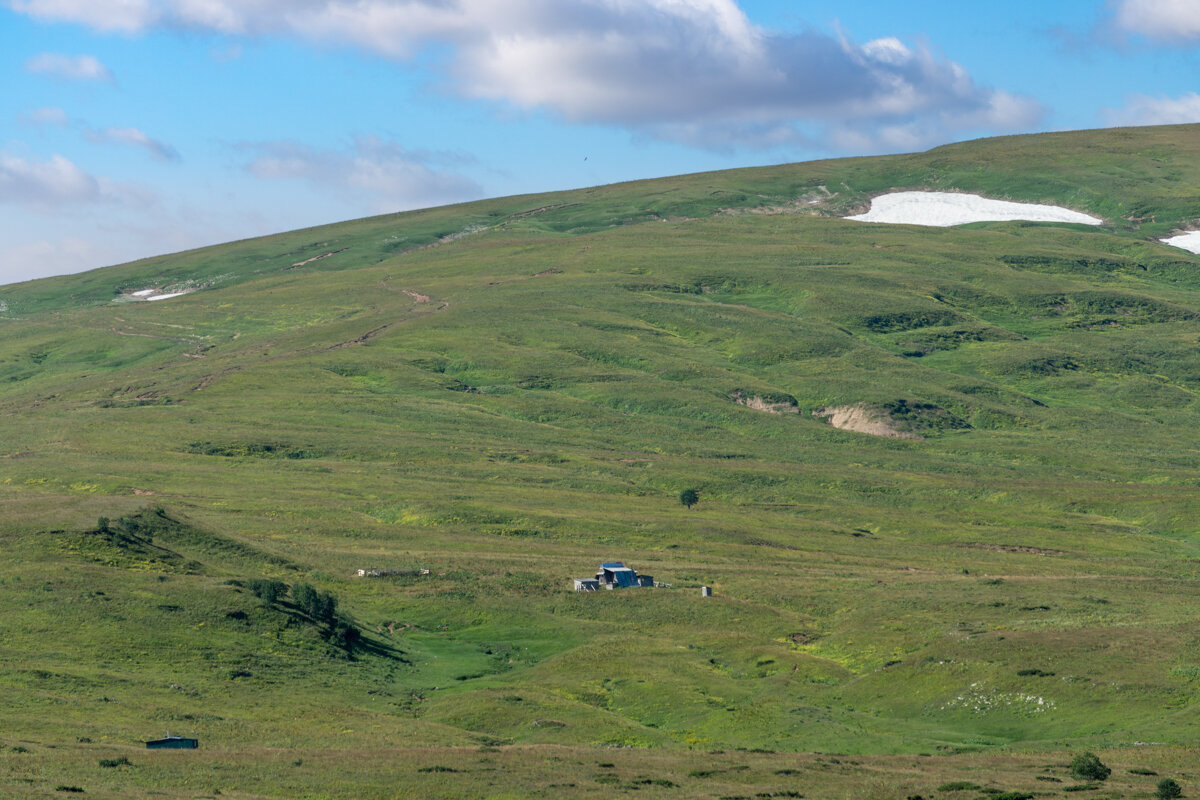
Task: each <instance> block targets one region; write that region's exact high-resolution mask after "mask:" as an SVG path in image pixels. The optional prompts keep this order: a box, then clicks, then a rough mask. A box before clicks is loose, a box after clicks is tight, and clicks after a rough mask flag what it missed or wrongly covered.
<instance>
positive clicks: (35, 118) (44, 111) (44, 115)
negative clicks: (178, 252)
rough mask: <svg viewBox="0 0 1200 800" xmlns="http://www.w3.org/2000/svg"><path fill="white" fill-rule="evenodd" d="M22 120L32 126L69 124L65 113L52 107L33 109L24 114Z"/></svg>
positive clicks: (69, 119) (69, 120)
mask: <svg viewBox="0 0 1200 800" xmlns="http://www.w3.org/2000/svg"><path fill="white" fill-rule="evenodd" d="M24 119H25V121H26V122H29V123H30V124H33V125H67V124H69V123H70V122H71V118H70V117H68V116H67V112H65V111H63V110H62V109H61V108H56V107H53V106H45V107H43V108H35V109H33V110H32V111H30V112H29V113H27V114H25V117H24Z"/></svg>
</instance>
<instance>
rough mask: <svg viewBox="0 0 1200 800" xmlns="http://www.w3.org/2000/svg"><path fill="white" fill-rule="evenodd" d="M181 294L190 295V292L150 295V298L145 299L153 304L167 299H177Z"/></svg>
mask: <svg viewBox="0 0 1200 800" xmlns="http://www.w3.org/2000/svg"><path fill="white" fill-rule="evenodd" d="M181 294H190V292H170V293H168V294H156V295H151V296H150V297H147V298H146V299H147V300H148V301H151V302H153V301H155V300H166V299H167V298H169V297H179V296H180V295H181Z"/></svg>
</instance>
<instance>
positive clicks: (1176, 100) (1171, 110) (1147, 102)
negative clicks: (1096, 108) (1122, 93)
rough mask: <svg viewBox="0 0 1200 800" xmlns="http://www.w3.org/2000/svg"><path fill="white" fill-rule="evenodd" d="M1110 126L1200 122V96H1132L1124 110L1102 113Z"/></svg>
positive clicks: (1113, 109) (1107, 110)
mask: <svg viewBox="0 0 1200 800" xmlns="http://www.w3.org/2000/svg"><path fill="white" fill-rule="evenodd" d="M1101 113H1102V114H1103V116H1104V118H1105V120H1106V121H1107V122H1108V124H1109V125H1179V124H1184V123H1189V122H1200V94H1197V93H1196V92H1191V93H1190V94H1185V95H1183V96H1181V97H1148V96H1146V95H1144V94H1135V95H1131V96H1130V97H1129V98H1128V99H1127V101H1126V103H1125V107H1124V108H1120V109H1116V108H1106V109H1104V110H1103V111H1102V112H1101Z"/></svg>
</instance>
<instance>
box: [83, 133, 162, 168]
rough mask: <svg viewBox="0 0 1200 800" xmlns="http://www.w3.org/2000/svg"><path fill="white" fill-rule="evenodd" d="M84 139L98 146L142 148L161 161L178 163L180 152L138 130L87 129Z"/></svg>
mask: <svg viewBox="0 0 1200 800" xmlns="http://www.w3.org/2000/svg"><path fill="white" fill-rule="evenodd" d="M83 135H84V138H86V139H87V140H88V141H89V142H95V143H98V144H117V145H126V146H130V147H140V148H142V149H143V150H145V151H146V152H147V153H149V154H150V155H152V156H153V157H154V158H156V159H158V160H159V161H178V160H179V151H178V150H176V149H175V148H174V147H172V146H171V145H169V144H167V143H166V142H160V141H159V140H158V139H152V138H150V137H149V136H147V135H146V133H145V132H144V131H141V130H139V129H137V128H115V127H109V128H99V129H97V128H87V129H85V130H84V133H83Z"/></svg>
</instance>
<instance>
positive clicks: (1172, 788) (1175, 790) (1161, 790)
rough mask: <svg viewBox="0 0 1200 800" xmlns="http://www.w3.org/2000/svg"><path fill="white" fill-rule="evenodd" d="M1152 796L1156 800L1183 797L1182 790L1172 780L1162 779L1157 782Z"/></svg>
mask: <svg viewBox="0 0 1200 800" xmlns="http://www.w3.org/2000/svg"><path fill="white" fill-rule="evenodd" d="M1154 796H1155V797H1157V798H1158V800H1175V798H1176V797H1182V796H1183V789H1181V788H1180V787H1179V784H1178V783H1177V782H1176V781H1175V780H1174V779H1173V778H1163V779H1162V780H1161V781H1159V782H1158V787H1157V788H1156V789H1155V791H1154Z"/></svg>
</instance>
